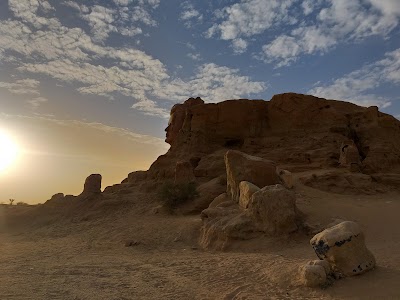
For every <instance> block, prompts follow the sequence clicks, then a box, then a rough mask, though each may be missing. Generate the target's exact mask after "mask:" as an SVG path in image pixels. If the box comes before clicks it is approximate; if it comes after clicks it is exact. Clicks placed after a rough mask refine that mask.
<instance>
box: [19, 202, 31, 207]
mask: <svg viewBox="0 0 400 300" xmlns="http://www.w3.org/2000/svg"><path fill="white" fill-rule="evenodd" d="M17 205H19V206H28V205H29V204H28V203H26V202H22V201H21V202H17Z"/></svg>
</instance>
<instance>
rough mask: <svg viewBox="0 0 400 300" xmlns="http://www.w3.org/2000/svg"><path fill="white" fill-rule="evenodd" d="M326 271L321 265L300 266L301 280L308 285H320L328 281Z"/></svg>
mask: <svg viewBox="0 0 400 300" xmlns="http://www.w3.org/2000/svg"><path fill="white" fill-rule="evenodd" d="M326 279H327V278H326V272H325V269H324V267H323V266H320V265H309V264H307V265H304V266H302V267H300V282H301V284H303V285H305V286H308V287H318V286H322V285H324V284H325V283H326Z"/></svg>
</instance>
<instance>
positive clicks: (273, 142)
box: [149, 93, 400, 185]
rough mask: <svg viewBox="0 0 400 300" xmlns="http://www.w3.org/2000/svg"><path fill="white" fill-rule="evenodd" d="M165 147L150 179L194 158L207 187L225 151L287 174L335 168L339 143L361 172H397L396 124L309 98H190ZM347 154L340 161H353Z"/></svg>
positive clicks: (399, 139) (399, 131) (399, 126)
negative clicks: (245, 155)
mask: <svg viewBox="0 0 400 300" xmlns="http://www.w3.org/2000/svg"><path fill="white" fill-rule="evenodd" d="M221 100H222V99H221ZM166 141H167V142H168V143H169V144H171V148H170V150H169V151H168V153H167V154H165V155H163V156H160V157H159V158H158V159H157V160H156V161H155V162H154V163H153V164H152V166H151V168H150V171H149V178H151V179H156V180H162V179H165V178H171V176H172V177H173V176H174V169H175V165H176V162H177V161H182V160H191V159H192V158H193V157H197V158H199V159H200V160H199V161H197V164H196V165H194V173H195V176H196V178H203V177H206V178H208V179H209V180H210V179H212V178H215V177H217V176H220V175H221V174H222V172H223V169H224V164H223V163H224V162H223V155H224V153H225V152H226V150H229V149H233V150H240V151H242V152H245V153H248V154H250V155H254V156H258V157H261V158H266V159H269V160H273V161H275V162H276V163H278V164H279V165H285V166H290V169H289V171H291V172H295V171H296V170H299V171H306V170H312V169H317V168H328V167H329V168H331V167H337V166H338V165H339V160H341V159H340V156H341V147H340V146H341V143H342V141H345V142H346V143H349V144H354V145H355V147H356V149H358V151H359V160H360V162H361V164H360V166H359V167H358V169H359V170H361V171H362V172H364V173H365V172H366V173H377V172H381V173H382V172H388V171H389V170H390V172H392V173H396V172H398V171H400V122H399V121H398V120H396V119H395V118H394V117H392V116H389V115H386V114H384V113H381V112H379V111H378V110H377V108H376V107H370V108H364V107H360V106H357V105H354V104H351V103H347V102H341V101H335V100H326V99H322V98H317V97H313V96H310V95H301V94H294V93H285V94H280V95H275V96H274V97H272V99H271V100H270V101H262V100H246V99H239V100H227V101H223V102H219V103H203V101H202V100H201V99H197V98H196V99H194V98H191V99H189V100H188V101H186V102H185V103H183V104H177V105H175V106H174V107H173V109H172V111H171V121H170V125H169V127H168V128H167V139H166ZM349 149H350V148H349ZM352 149H353V148H352ZM353 150H355V148H354V149H353ZM345 151H347V150H345ZM352 153H353V152H352V151H349V153H347V154H346V155H345V157H347V156H348V159H347V158H346V159H345V160H347V161H356V160H357V159H356V157H353V158H354V159H353V158H351V157H352V156H353V154H355V153H353V154H352ZM353 165H354V164H353ZM253 183H255V182H253ZM285 185H286V184H285Z"/></svg>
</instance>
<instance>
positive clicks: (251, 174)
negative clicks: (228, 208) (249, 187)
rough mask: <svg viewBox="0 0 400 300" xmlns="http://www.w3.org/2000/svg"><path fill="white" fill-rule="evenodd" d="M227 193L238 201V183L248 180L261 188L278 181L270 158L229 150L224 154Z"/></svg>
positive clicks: (274, 166)
mask: <svg viewBox="0 0 400 300" xmlns="http://www.w3.org/2000/svg"><path fill="white" fill-rule="evenodd" d="M225 166H226V176H227V191H226V192H227V194H228V196H229V197H231V198H232V200H233V201H234V202H236V203H239V198H240V192H239V184H240V182H241V181H248V182H251V183H252V184H254V185H256V186H258V187H259V188H262V187H264V186H267V185H272V184H276V183H280V180H279V177H278V175H277V172H276V164H275V163H274V162H272V161H270V160H266V159H262V158H260V157H255V156H250V155H247V154H245V153H243V152H240V151H234V150H229V151H228V152H226V154H225Z"/></svg>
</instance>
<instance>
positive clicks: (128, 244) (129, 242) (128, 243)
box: [125, 241, 140, 247]
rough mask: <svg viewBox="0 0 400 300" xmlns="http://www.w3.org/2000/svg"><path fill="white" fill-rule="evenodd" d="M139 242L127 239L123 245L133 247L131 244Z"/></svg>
mask: <svg viewBox="0 0 400 300" xmlns="http://www.w3.org/2000/svg"><path fill="white" fill-rule="evenodd" d="M139 244H140V242H139V241H127V242H125V247H133V246H137V245H139Z"/></svg>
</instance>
